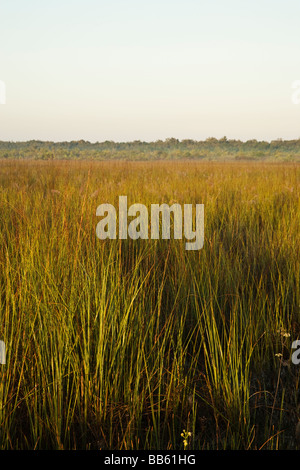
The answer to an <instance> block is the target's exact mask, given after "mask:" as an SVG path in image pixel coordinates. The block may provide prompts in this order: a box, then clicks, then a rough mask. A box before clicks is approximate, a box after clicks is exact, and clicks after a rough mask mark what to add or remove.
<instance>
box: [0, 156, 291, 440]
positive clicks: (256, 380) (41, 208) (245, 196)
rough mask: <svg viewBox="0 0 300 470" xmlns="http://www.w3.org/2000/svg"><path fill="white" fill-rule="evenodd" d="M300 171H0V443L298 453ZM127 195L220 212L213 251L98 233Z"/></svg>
mask: <svg viewBox="0 0 300 470" xmlns="http://www.w3.org/2000/svg"><path fill="white" fill-rule="evenodd" d="M299 175H300V166H299V165H298V164H292V163H290V164H272V163H269V164H267V163H241V162H235V163H213V162H211V163H208V162H206V163H196V162H154V163H151V162H145V163H139V162H136V163H134V162H88V161H80V162H73V161H71V162H65V161H64V162H62V161H61V162H60V161H47V162H38V161H22V160H20V161H14V160H12V161H11V160H10V161H1V162H0V208H1V219H0V286H1V295H0V339H1V340H3V341H4V342H5V344H6V364H3V365H0V448H2V449H183V448H184V447H183V442H182V437H181V433H182V430H183V429H185V430H187V431H188V432H191V433H192V435H191V436H190V438H189V442H188V445H187V448H190V449H224V448H225V449H228V448H231V449H259V448H264V449H266V448H267V449H274V448H275V449H281V448H296V446H297V443H296V441H295V437H294V430H295V429H294V428H295V426H296V424H297V421H298V404H299V396H298V395H299V384H298V382H299V366H297V365H294V364H292V362H291V360H290V359H291V352H292V351H291V343H292V341H293V340H295V339H297V338H299V337H300V328H299V279H300V272H299V247H300V210H299V209H300V207H299V185H298V183H299ZM120 195H127V196H128V205H130V204H133V203H138V202H140V203H142V204H145V205H146V206H150V204H154V203H163V202H165V203H167V204H171V203H173V202H175V201H176V202H178V203H180V204H187V203H190V204H196V203H204V207H205V238H204V247H203V249H202V250H199V251H194V252H191V251H185V240H172V239H171V240H136V241H133V240H121V241H120V240H105V241H101V240H99V239H98V238H97V237H96V225H97V222H98V220H97V217H96V208H97V206H98V205H99V204H102V203H105V202H109V203H111V204H114V205H115V207H117V206H118V197H119V196H120ZM282 332H287V333H289V334H290V337H288V336H287V335H286V336H284V335H283V334H282ZM279 352H280V353H282V354H283V356H282V357H281V358H280V357H276V356H275V354H276V353H279ZM185 447H186V446H185Z"/></svg>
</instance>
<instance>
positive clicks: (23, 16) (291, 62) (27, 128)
mask: <svg viewBox="0 0 300 470" xmlns="http://www.w3.org/2000/svg"><path fill="white" fill-rule="evenodd" d="M0 19H1V26H0V80H1V81H2V82H4V83H5V85H6V104H1V105H0V140H29V139H41V140H55V141H62V140H78V139H85V140H89V141H91V142H94V141H104V140H115V141H128V140H137V139H139V140H146V141H151V140H157V139H165V138H167V137H176V138H178V139H185V138H193V139H197V140H202V139H206V138H207V137H210V136H213V137H217V138H220V137H222V136H224V135H226V136H227V137H228V138H238V139H242V140H247V139H251V138H256V139H259V140H261V139H265V140H271V139H276V138H279V137H282V138H285V139H293V138H299V137H300V104H299V105H296V104H293V103H292V99H291V97H292V94H293V89H292V84H293V82H294V81H296V80H300V29H299V19H300V1H299V0H285V1H283V0H243V1H242V0H239V1H238V0H226V1H225V0H151V1H148V0H147V1H146V0H128V1H127V0H105V1H104V0H51V1H49V0H47V1H45V0H1V2H0Z"/></svg>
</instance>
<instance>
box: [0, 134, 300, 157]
mask: <svg viewBox="0 0 300 470" xmlns="http://www.w3.org/2000/svg"><path fill="white" fill-rule="evenodd" d="M3 158H12V159H36V160H53V159H56V160H76V159H80V160H87V159H89V160H90V159H92V160H131V161H134V160H135V161H146V160H150V161H151V160H258V161H259V160H280V161H281V160H285V161H300V139H297V140H283V139H277V140H272V141H271V142H267V141H258V140H255V139H252V140H248V141H246V142H243V141H241V140H230V139H227V138H226V137H223V138H221V139H216V138H214V137H210V138H208V139H206V140H203V141H197V140H193V139H183V140H178V139H176V138H174V137H171V138H168V139H165V140H157V141H155V142H144V141H140V140H135V141H132V142H113V141H109V140H106V141H104V142H95V143H91V142H88V141H86V140H77V141H69V142H48V141H41V140H30V141H26V142H7V141H0V159H3Z"/></svg>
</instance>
